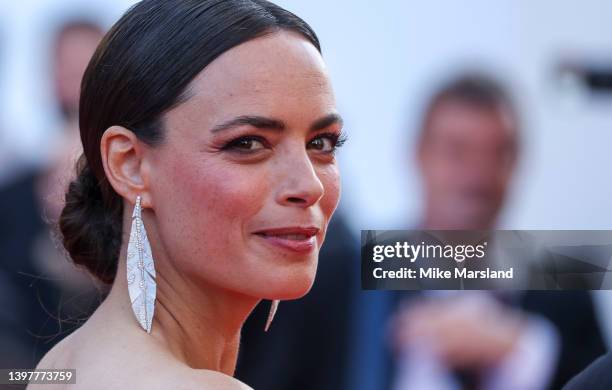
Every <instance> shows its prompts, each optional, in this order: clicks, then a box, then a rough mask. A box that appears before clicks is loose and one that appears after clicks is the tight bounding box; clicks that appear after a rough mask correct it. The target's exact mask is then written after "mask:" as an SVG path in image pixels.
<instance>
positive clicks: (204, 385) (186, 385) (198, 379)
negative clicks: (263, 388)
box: [160, 368, 253, 390]
mask: <svg viewBox="0 0 612 390" xmlns="http://www.w3.org/2000/svg"><path fill="white" fill-rule="evenodd" d="M163 382H164V384H163V386H160V388H168V389H170V388H172V389H180V390H196V389H198V390H200V389H204V390H205V389H211V390H213V389H214V390H217V389H219V390H225V389H227V390H253V388H252V387H250V386H248V385H246V384H245V383H243V382H241V381H239V380H238V379H236V378H234V377H231V376H229V375H226V374H223V373H221V372H217V371H211V370H195V369H192V368H176V369H173V370H170V372H168V375H165V376H164V379H163Z"/></svg>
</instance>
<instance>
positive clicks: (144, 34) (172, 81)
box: [59, 0, 321, 283]
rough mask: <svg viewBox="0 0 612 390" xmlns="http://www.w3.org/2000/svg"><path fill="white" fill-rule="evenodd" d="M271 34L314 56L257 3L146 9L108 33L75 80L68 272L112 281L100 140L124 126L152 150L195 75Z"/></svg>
mask: <svg viewBox="0 0 612 390" xmlns="http://www.w3.org/2000/svg"><path fill="white" fill-rule="evenodd" d="M279 30H288V31H293V32H296V33H298V34H300V35H302V36H303V37H304V38H306V39H307V40H308V41H310V42H311V43H312V44H313V45H314V46H315V47H316V48H317V50H319V51H321V48H320V45H319V41H318V38H317V36H316V34H315V33H314V31H313V30H312V29H311V28H310V26H309V25H308V24H307V23H306V22H304V21H303V20H302V19H300V18H299V17H297V16H295V15H294V14H292V13H291V12H289V11H286V10H284V9H283V8H281V7H279V6H277V5H275V4H273V3H270V2H268V1H265V0H144V1H141V2H140V3H138V4H136V5H135V6H133V7H132V8H130V9H129V10H128V11H127V13H126V14H125V15H123V17H122V18H121V19H120V20H119V21H118V22H117V23H116V24H115V25H114V26H113V27H112V28H111V30H110V31H109V32H108V33H107V34H106V36H105V37H104V38H103V40H102V42H101V43H100V46H99V47H98V49H97V50H96V52H95V54H94V56H93V58H92V59H91V61H90V63H89V66H88V67H87V70H86V72H85V75H84V77H83V82H82V86H81V99H80V108H79V126H80V131H81V141H82V143H83V155H82V156H81V158H80V160H79V162H78V164H77V178H76V180H74V181H73V182H72V183H71V184H70V186H69V188H68V192H67V194H66V204H65V207H64V209H63V211H62V214H61V216H60V221H59V225H60V230H61V232H62V234H63V242H64V246H65V248H66V249H67V251H68V252H69V253H70V256H71V257H72V259H73V261H74V262H75V263H76V264H80V265H84V266H85V267H87V268H88V269H89V271H90V272H92V273H93V274H94V275H95V276H97V277H98V278H99V279H100V280H102V281H103V282H105V283H111V282H112V281H113V280H114V278H115V274H116V271H117V263H118V257H119V251H120V248H121V237H122V219H123V199H122V198H121V197H120V196H119V195H118V194H117V193H116V192H115V191H114V190H113V188H112V187H111V185H110V184H109V182H108V180H107V178H106V176H105V173H104V169H103V166H102V160H101V155H100V141H101V138H102V134H103V133H104V131H105V130H106V129H108V128H109V127H111V126H114V125H118V126H123V127H125V128H128V129H130V130H131V131H133V132H134V133H135V134H136V136H137V137H138V138H139V139H140V140H142V141H143V142H145V143H147V144H148V145H150V146H156V145H159V144H160V143H161V142H163V140H164V129H163V121H162V115H163V114H164V113H165V112H167V111H168V110H170V109H171V108H173V107H175V106H176V105H178V104H180V103H181V102H183V101H185V100H186V99H187V98H188V97H189V96H188V95H189V93H188V91H187V87H188V85H189V84H190V82H191V81H192V80H193V79H194V78H195V77H196V76H197V75H198V73H200V72H201V71H202V70H203V69H204V68H205V67H206V66H208V64H210V63H211V62H212V61H214V60H215V59H216V58H217V57H218V56H219V55H221V54H222V53H224V52H226V51H228V50H229V49H231V48H233V47H235V46H237V45H239V44H241V43H244V42H246V41H249V40H252V39H255V38H257V37H261V36H264V35H266V34H271V33H274V32H276V31H279Z"/></svg>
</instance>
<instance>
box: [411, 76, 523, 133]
mask: <svg viewBox="0 0 612 390" xmlns="http://www.w3.org/2000/svg"><path fill="white" fill-rule="evenodd" d="M447 102H455V103H459V104H463V105H465V106H467V107H472V108H476V109H481V110H491V111H495V112H503V113H505V114H508V115H510V117H511V118H512V120H513V121H514V122H515V123H516V125H517V126H518V122H519V118H518V113H517V111H516V109H515V106H514V102H513V100H512V98H511V96H510V94H509V93H508V92H507V90H506V89H505V88H504V86H503V85H502V84H501V83H500V82H498V81H497V80H495V79H494V78H492V77H490V76H488V75H486V74H484V73H480V72H469V73H464V74H462V75H459V76H457V77H455V78H453V79H452V80H450V81H448V82H446V83H445V84H444V85H443V86H442V87H440V88H439V89H437V90H436V91H435V92H434V93H433V95H432V96H431V97H430V98H429V101H428V104H427V105H426V107H425V112H424V115H423V118H422V124H421V139H423V138H424V137H425V135H426V133H427V129H428V127H429V124H430V121H431V118H432V116H433V115H434V114H435V112H436V110H437V109H438V108H439V107H440V105H441V104H442V103H447Z"/></svg>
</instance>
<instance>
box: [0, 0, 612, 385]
mask: <svg viewBox="0 0 612 390" xmlns="http://www.w3.org/2000/svg"><path fill="white" fill-rule="evenodd" d="M133 3H135V2H134V1H131V0H130V1H128V0H103V1H102V0H100V1H94V0H81V1H77V0H21V1H19V2H6V1H4V2H1V3H0V194H4V195H3V196H0V201H2V202H3V204H1V205H0V210H1V212H2V213H1V214H0V217H2V219H1V220H0V232H1V233H2V236H0V242H4V244H3V245H4V246H0V249H2V250H3V251H2V252H0V253H2V254H1V255H0V256H2V263H3V267H5V269H6V270H7V274H10V273H11V272H21V275H22V276H23V275H26V274H28V273H29V274H30V276H31V275H43V274H44V275H46V276H45V277H44V278H41V277H33V278H31V280H29V281H24V280H20V281H17V282H14V283H15V285H16V287H15V288H14V289H13V290H11V291H22V290H20V289H23V291H31V288H32V287H33V286H35V287H37V288H38V289H39V291H41V292H42V293H39V294H38V296H34V297H30V298H23V299H24V300H23V305H24V306H25V307H29V306H32V305H35V306H40V304H41V301H44V300H45V299H46V298H45V297H46V296H51V295H53V294H57V296H58V297H56V298H54V299H53V300H51V299H50V301H49V302H50V303H49V305H50V306H51V310H49V309H48V308H46V307H45V308H44V309H43V310H38V312H36V313H34V314H32V313H29V314H28V313H25V314H23V317H22V319H19V317H18V316H17V315H13V314H14V313H12V312H11V313H8V310H9V309H4V311H5V313H4V314H3V316H4V317H5V318H6V321H7V322H6V323H7V324H9V325H3V326H6V327H11V326H19V325H16V324H23V322H20V321H29V323H35V324H37V326H39V325H40V321H43V322H45V323H46V324H47V325H44V326H47V327H49V328H48V329H46V333H45V332H41V333H39V335H40V334H44V335H45V337H46V336H49V335H56V337H54V338H53V337H52V338H51V339H52V341H49V338H48V337H47V338H44V337H43V338H42V339H44V340H42V341H41V339H39V340H38V342H37V344H36V345H37V347H36V348H38V349H37V352H31V351H30V350H29V349H28V348H30V347H25V349H26V350H27V351H29V356H26V357H24V358H23V360H16V358H15V355H14V354H12V353H10V352H8V351H9V350H8V349H7V348H0V350H1V352H0V353H1V354H2V355H4V358H3V360H2V361H3V362H8V363H4V364H5V365H6V364H8V365H6V367H14V366H19V365H20V364H17V362H19V363H22V362H28V359H29V360H30V361H31V360H35V359H36V358H39V357H40V356H39V355H40V353H41V351H44V350H46V349H48V348H49V347H50V346H51V345H53V343H54V342H56V341H58V340H59V339H61V337H63V335H65V334H66V332H69V331H70V329H72V328H74V323H75V322H72V324H73V326H72V328H71V325H70V324H69V325H57V324H56V323H57V321H56V318H57V317H62V318H66V317H68V318H77V319H78V318H83V316H86V313H88V311H90V310H91V309H92V307H95V305H96V302H97V300H99V296H100V295H99V294H103V290H104V288H103V287H101V286H97V285H96V283H94V282H91V281H90V279H89V278H88V276H87V275H84V274H82V273H80V272H79V271H77V270H74V269H72V268H71V267H70V266H69V265H68V262H65V261H64V262H65V263H66V264H65V265H64V266H61V267H60V266H57V265H55V266H54V265H52V266H49V260H48V258H49V257H52V258H57V257H58V256H60V257H61V253H56V254H55V255H53V256H51V255H50V251H51V252H52V251H53V249H52V248H53V245H51V246H49V245H48V246H47V247H44V246H43V249H36V250H34V249H31V248H40V245H41V244H40V242H39V240H38V239H35V237H37V236H38V235H39V232H40V231H43V232H44V234H43V235H44V236H47V237H48V236H50V237H53V234H52V231H49V230H48V229H47V230H45V228H43V227H42V226H44V220H45V219H48V220H51V221H52V220H53V217H54V216H56V215H57V213H59V210H60V209H61V199H62V195H63V188H64V187H63V186H65V184H66V183H67V182H68V180H69V178H70V175H71V174H72V171H73V169H72V167H71V164H72V163H73V162H74V161H75V159H76V155H77V153H78V148H79V145H78V126H76V116H75V115H76V111H75V110H76V107H77V106H75V105H76V104H78V99H77V97H78V82H77V81H80V75H81V74H80V72H82V70H83V69H84V68H83V66H84V64H86V63H87V60H88V58H89V56H91V53H92V52H93V49H94V48H95V46H96V45H97V42H98V41H99V39H100V38H101V35H102V33H103V32H105V31H106V30H107V29H108V28H109V27H110V26H111V25H112V23H113V22H114V21H115V20H116V19H117V18H118V17H119V16H120V15H121V14H122V12H123V11H125V10H126V9H127V7H129V6H130V5H131V4H133ZM277 3H278V4H279V5H281V6H284V7H286V8H288V9H289V10H291V11H293V12H295V13H296V14H297V15H299V16H300V17H302V18H303V19H305V20H306V21H307V22H309V23H310V24H311V25H312V27H313V28H314V30H315V31H316V32H317V34H318V36H319V38H320V40H321V42H322V47H323V55H324V58H325V61H326V63H327V65H328V67H329V71H330V74H331V79H332V82H333V84H334V87H335V91H336V97H337V101H338V107H339V110H340V112H341V113H342V115H343V117H344V118H345V122H346V124H345V130H346V132H347V134H348V135H349V142H347V144H346V146H345V147H344V148H343V149H342V150H341V152H340V154H339V159H340V164H341V169H342V180H343V194H342V201H341V206H340V213H341V215H342V217H343V220H344V222H345V227H346V232H348V233H347V234H348V235H347V236H343V237H344V238H343V240H345V242H344V243H340V244H344V245H347V246H351V247H352V248H353V249H355V248H357V247H358V244H357V240H358V238H359V231H360V230H361V229H392V228H410V227H419V226H422V225H426V223H427V221H425V219H426V218H427V215H426V214H427V210H428V204H427V199H428V190H427V188H425V186H426V184H424V183H427V182H428V181H427V170H424V169H423V162H422V160H419V151H420V150H421V147H422V145H421V141H422V140H421V136H422V134H423V129H422V127H423V116H424V114H425V112H426V111H427V110H428V109H429V108H430V107H429V106H428V105H429V104H430V103H431V98H432V96H434V95H435V94H436V91H439V90H440V89H441V88H442V89H443V88H444V87H445V86H447V85H448V83H451V84H452V82H453V80H456V78H457V77H458V76H460V75H462V74H474V73H477V74H484V75H486V76H487V77H489V78H491V79H492V80H495V82H496V83H499V85H501V86H503V89H504V91H505V93H507V95H508V96H509V99H510V100H511V101H512V102H513V103H512V106H513V108H514V111H515V112H516V117H515V122H516V123H514V126H511V127H516V128H520V137H517V144H520V152H518V153H517V154H518V155H519V156H520V158H516V166H513V168H512V171H513V174H512V175H510V176H511V177H510V178H509V183H508V185H507V188H506V187H504V193H505V195H506V196H504V197H503V202H502V203H501V204H500V205H499V207H498V208H496V209H495V210H494V211H495V212H494V214H495V215H494V216H492V217H491V218H492V220H491V224H490V225H491V226H487V227H497V228H506V229H572V230H577V229H612V201H611V199H612V180H608V178H609V176H610V174H609V167H610V166H611V165H612V153H610V151H609V149H610V147H611V146H612V86H611V85H610V84H611V78H612V26H611V25H610V22H609V20H610V16H611V15H612V2H608V1H604V0H582V1H566V2H558V1H552V0H541V1H538V2H533V1H526V0H498V1H496V2H490V1H484V0H473V1H469V2H467V3H466V2H461V3H460V2H452V1H442V0H440V1H428V2H407V1H399V0H385V1H382V2H377V3H374V2H371V1H365V0H351V1H348V0H343V1H334V2H329V1H321V0H311V1H300V2H297V1H289V0H282V1H277ZM419 161H420V162H419ZM24 178H26V179H24ZM24 180H25V181H24ZM2 189H4V190H5V191H4V192H2ZM33 192H34V193H35V194H37V195H35V196H31V193H33ZM25 194H30V195H25ZM483 197H484V195H483ZM28 202H31V203H30V206H31V205H33V204H39V206H40V205H42V206H40V207H39V206H36V207H38V208H36V207H34V206H32V207H28ZM18 203H20V204H21V205H22V206H23V210H29V211H28V212H27V213H26V216H25V217H23V215H24V214H23V213H22V212H18V210H20V207H19V205H18ZM36 210H44V212H36ZM348 210H350V211H351V212H350V213H349V212H348ZM28 213H29V214H28ZM40 215H43V216H44V218H43V219H42V220H41V221H38V222H36V218H37V216H40ZM22 217H23V218H22ZM27 218H30V219H29V220H30V221H31V223H29V224H28V223H27V222H24V220H26V219H27ZM493 221H494V222H493ZM24 225H26V226H25V227H24ZM476 227H478V226H476ZM465 228H470V226H466V227H465ZM41 229H42V230H41ZM28 232H35V233H36V234H34V233H31V234H30V233H28ZM346 240H349V241H350V240H354V242H353V241H350V243H349V241H346ZM51 242H53V238H51ZM340 244H339V247H340V249H339V250H343V251H344V253H346V252H347V250H348V249H346V248H345V249H342V248H343V247H342V245H340ZM332 245H333V244H332ZM7 248H8V249H7ZM44 248H48V249H44ZM355 250H356V249H355ZM20 251H21V252H20ZM36 251H38V252H36ZM41 251H42V252H41ZM33 252H36V253H44V254H42V255H39V256H36V255H32V253H33ZM7 253H12V254H13V255H11V257H10V258H8V257H5V256H9V255H8V254H7ZM20 253H21V255H20V256H23V258H27V259H28V262H31V263H32V264H34V265H31V266H28V267H29V268H27V269H26V271H24V270H23V269H22V268H19V267H20V265H23V263H22V260H21V258H20V257H19V256H18V255H17V254H20ZM24 253H25V254H24ZM37 257H44V258H47V259H46V260H42V263H41V261H38V260H36V258H37ZM32 259H34V260H32ZM330 261H331V259H330ZM358 261H359V259H358V256H356V257H354V258H350V259H349V260H348V263H347V264H349V266H351V265H354V268H355V272H357V271H358ZM58 263H59V261H58ZM41 264H42V265H41ZM41 270H42V271H41ZM321 272H327V271H325V268H322V271H321ZM329 272H333V271H329ZM49 275H51V276H49ZM320 276H321V277H323V278H324V276H325V275H324V274H321V275H320ZM330 278H331V277H330ZM351 280H352V279H351ZM8 283H9V282H7V284H6V286H8V285H9V284H8ZM347 283H348V284H347V286H349V285H350V287H347V289H349V290H350V291H353V290H354V291H355V294H353V295H351V294H347V297H346V302H344V303H347V302H350V303H351V305H352V306H351V305H349V306H350V307H353V308H357V309H355V310H353V311H352V312H350V313H348V312H347V314H346V316H347V318H351V319H352V320H350V321H348V320H347V323H348V322H351V321H357V322H359V321H361V320H359V319H356V318H362V317H359V314H356V313H355V312H357V311H359V310H361V311H364V310H366V309H364V307H365V305H366V304H365V303H360V301H359V299H363V298H364V297H363V296H361V295H363V294H361V293H359V292H357V290H358V286H357V285H356V284H350V282H348V281H347ZM0 285H1V284H0ZM58 291H61V293H58ZM11 294H15V293H14V292H13V293H11ZM24 294H26V295H27V294H28V293H24ZM41 294H42V297H41ZM45 294H47V295H45ZM316 294H317V291H316V290H315V291H314V295H313V297H312V298H311V300H312V302H313V303H314V302H317V301H316V299H317V295H316ZM321 294H323V293H321ZM357 295H359V297H358V298H355V296H357ZM11 296H12V295H5V297H3V298H1V299H2V300H4V299H6V301H7V302H9V301H10V302H12V300H11V299H10V297H11ZM24 296H25V295H24ZM75 297H80V298H75ZM590 297H592V304H593V307H594V313H595V316H596V317H595V318H596V321H597V324H598V326H599V330H600V332H601V337H603V340H604V342H605V346H604V348H605V349H608V346H609V343H610V342H611V341H612V293H611V292H595V293H593V294H591V295H590ZM366 299H367V298H366ZM66 301H68V303H66ZM10 302H9V303H10ZM57 302H62V305H61V309H59V310H58V309H57V304H56V303H57ZM356 302H357V303H356ZM344 303H343V302H338V305H341V304H344ZM370 304H371V302H370ZM15 306H16V309H15V310H17V311H19V310H22V309H23V308H19V307H18V305H15ZM43 306H44V305H43ZM7 307H8V304H7V306H5V308H7ZM281 308H282V306H281ZM290 310H291V309H287V312H289V313H290V312H291V311H290ZM34 311H36V310H34ZM49 311H51V313H50V312H49ZM366 311H367V310H366ZM279 314H280V315H281V316H282V315H283V313H282V309H281V312H280V313H279ZM350 316H353V317H350ZM287 317H290V314H287ZM25 318H28V319H27V320H26V319H25ZM45 318H51V320H50V322H49V321H44V319H45ZM37 321H38V322H37ZM440 321H442V320H440ZM77 322H78V321H77ZM553 322H554V321H553ZM339 323H340V322H339ZM10 324H13V325H10ZM40 326H42V325H40ZM281 327H282V325H279V328H281ZM348 328H349V326H348V325H347V326H346V328H343V329H344V330H345V331H346V332H343V330H342V329H340V330H339V332H340V333H342V334H345V333H346V334H354V333H358V332H360V331H355V330H351V331H349V330H348ZM39 329H40V328H39ZM576 329H578V328H576ZM576 329H574V330H576ZM34 333H36V332H34ZM561 333H562V332H561ZM246 334H247V336H248V332H247V333H246ZM353 336H354V335H353ZM347 337H348V336H347ZM355 337H357V338H359V336H355ZM9 339H11V338H10V337H9V338H7V340H9ZM561 339H563V336H562V335H561ZM6 342H7V343H8V341H6ZM24 343H25V344H28V343H29V341H24ZM245 343H247V344H246V345H248V340H247V341H245ZM354 343H355V342H354V339H353V341H347V342H346V344H347V345H349V346H350V345H353V344H354ZM561 343H562V342H561ZM25 344H24V345H25ZM7 345H9V344H7ZM41 345H42V346H41ZM15 348H17V347H15ZM553 350H554V348H553ZM347 354H348V352H347ZM9 355H10V356H9ZM27 364H28V363H22V364H21V365H27ZM351 364H357V363H347V364H346V367H345V369H346V370H347V371H350V370H357V369H356V368H354V367H355V366H354V365H353V366H351ZM350 367H353V368H350ZM245 375H247V376H248V373H247V374H245ZM296 375H299V373H298V374H296ZM253 380H254V381H255V380H256V379H253ZM392 382H393V383H395V385H392V386H396V388H402V387H401V385H398V384H397V383H401V380H400V379H398V380H393V381H392ZM287 383H289V382H287ZM345 383H348V382H346V381H345ZM360 383H361V384H363V383H365V382H363V381H362V382H360ZM269 386H270V387H265V388H274V387H272V385H269ZM288 386H289V385H287V386H286V387H285V388H291V387H288ZM345 386H347V387H346V388H357V387H348V386H349V385H346V384H345ZM355 386H356V385H355ZM397 386H400V387H397ZM414 386H415V385H412V387H410V388H416V387H414ZM436 386H437V385H436ZM439 386H442V385H439ZM525 386H528V385H525ZM366 387H367V386H365V387H364V388H366ZM256 388H257V387H256ZM278 388H282V386H279V387H278ZM293 388H296V387H293ZM305 388H307V387H305ZM312 388H314V387H312ZM317 388H321V387H317ZM370 388H376V387H375V385H373V387H370ZM379 388H383V387H382V386H381V387H379ZM403 388H408V387H403ZM422 388H423V389H443V388H444V389H445V388H452V387H435V386H434V385H430V387H427V385H425V387H422ZM465 388H468V387H465ZM492 388H496V389H501V388H502V387H495V386H493V387H492ZM527 388H538V387H525V389H527ZM540 388H546V385H543V387H540Z"/></svg>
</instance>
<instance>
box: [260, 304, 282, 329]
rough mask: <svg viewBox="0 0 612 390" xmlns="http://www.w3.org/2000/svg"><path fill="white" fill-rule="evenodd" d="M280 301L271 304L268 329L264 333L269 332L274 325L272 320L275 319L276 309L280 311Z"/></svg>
mask: <svg viewBox="0 0 612 390" xmlns="http://www.w3.org/2000/svg"><path fill="white" fill-rule="evenodd" d="M279 302H280V301H279V300H278V299H275V300H273V301H272V303H271V304H270V312H269V313H268V319H267V320H266V327H265V328H264V332H267V331H268V329H270V325H271V324H272V320H273V319H274V315H275V314H276V309H278V303H279Z"/></svg>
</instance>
